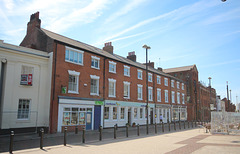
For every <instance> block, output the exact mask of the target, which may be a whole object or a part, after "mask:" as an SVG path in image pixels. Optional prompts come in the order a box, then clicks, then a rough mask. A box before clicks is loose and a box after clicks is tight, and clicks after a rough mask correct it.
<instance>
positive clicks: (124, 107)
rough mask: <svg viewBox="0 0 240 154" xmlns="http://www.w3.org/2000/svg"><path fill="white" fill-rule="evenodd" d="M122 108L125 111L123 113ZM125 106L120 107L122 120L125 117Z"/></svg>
mask: <svg viewBox="0 0 240 154" xmlns="http://www.w3.org/2000/svg"><path fill="white" fill-rule="evenodd" d="M122 109H123V110H124V111H123V113H122ZM125 110H126V109H125V107H120V120H124V119H125ZM122 115H123V118H122Z"/></svg>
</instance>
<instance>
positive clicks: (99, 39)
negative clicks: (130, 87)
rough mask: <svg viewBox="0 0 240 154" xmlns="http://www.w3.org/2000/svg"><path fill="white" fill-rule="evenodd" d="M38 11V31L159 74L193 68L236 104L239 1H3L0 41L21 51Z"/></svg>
mask: <svg viewBox="0 0 240 154" xmlns="http://www.w3.org/2000/svg"><path fill="white" fill-rule="evenodd" d="M37 11H39V12H40V19H41V21H42V24H41V26H42V27H43V28H45V29H48V30H51V31H53V32H56V33H59V34H61V35H64V36H67V37H70V38H72V39H76V40H79V41H81V42H84V43H87V44H91V45H94V46H96V47H99V48H102V47H103V44H104V43H105V42H109V41H111V42H113V43H112V44H113V46H114V53H116V54H118V55H121V56H124V57H126V56H127V54H128V52H130V51H135V52H136V54H137V61H139V62H145V50H144V49H143V48H142V46H143V44H147V45H149V46H151V50H150V51H149V60H151V61H154V62H155V66H156V67H158V66H160V67H162V68H171V67H180V66H187V65H193V64H196V65H197V68H198V71H199V80H201V81H203V82H205V83H206V84H208V77H209V76H211V77H212V86H213V87H214V88H215V89H216V90H217V93H218V94H219V95H221V98H223V97H226V81H228V82H229V89H231V90H232V100H233V102H236V95H237V96H238V102H240V0H227V2H225V3H223V2H222V1H221V0H125V1H122V0H111V1H109V0H81V1H79V0H1V1H0V20H1V24H0V39H1V40H4V41H5V42H7V43H11V44H15V45H19V44H20V42H21V41H22V39H23V38H24V36H25V34H26V26H27V22H28V21H29V18H30V15H31V14H33V13H35V12H37Z"/></svg>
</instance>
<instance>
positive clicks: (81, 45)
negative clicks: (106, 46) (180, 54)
mask: <svg viewBox="0 0 240 154" xmlns="http://www.w3.org/2000/svg"><path fill="white" fill-rule="evenodd" d="M41 30H42V31H43V32H44V33H45V34H46V35H47V36H48V37H50V38H52V39H53V40H57V41H59V42H63V43H66V44H69V45H72V46H75V47H78V48H81V49H84V50H87V51H90V52H93V53H96V54H98V55H101V56H104V57H107V58H110V59H113V60H116V61H120V62H123V63H126V64H128V65H132V66H136V67H138V68H141V69H146V65H143V64H141V63H139V62H134V61H132V60H130V59H127V58H125V57H122V56H119V55H116V54H111V53H109V52H107V51H104V50H102V49H99V48H97V47H94V46H91V45H88V44H86V43H83V42H80V41H77V40H73V39H70V38H68V37H65V36H62V35H59V34H56V33H54V32H51V31H48V30H46V29H43V28H41ZM148 70H149V72H153V73H156V74H159V75H162V76H166V77H170V78H173V79H175V80H179V81H182V80H180V79H178V78H176V77H173V76H171V75H169V74H166V73H164V72H162V71H160V70H157V69H154V68H152V67H148Z"/></svg>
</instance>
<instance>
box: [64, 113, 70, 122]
mask: <svg viewBox="0 0 240 154" xmlns="http://www.w3.org/2000/svg"><path fill="white" fill-rule="evenodd" d="M63 120H64V121H65V122H69V121H70V113H69V112H64V113H63Z"/></svg>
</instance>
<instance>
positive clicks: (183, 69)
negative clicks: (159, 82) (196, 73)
mask: <svg viewBox="0 0 240 154" xmlns="http://www.w3.org/2000/svg"><path fill="white" fill-rule="evenodd" d="M194 67H196V65H195V64H194V65H189V66H182V67H174V68H168V69H163V72H165V73H172V72H182V71H189V70H191V69H193V68H194Z"/></svg>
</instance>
